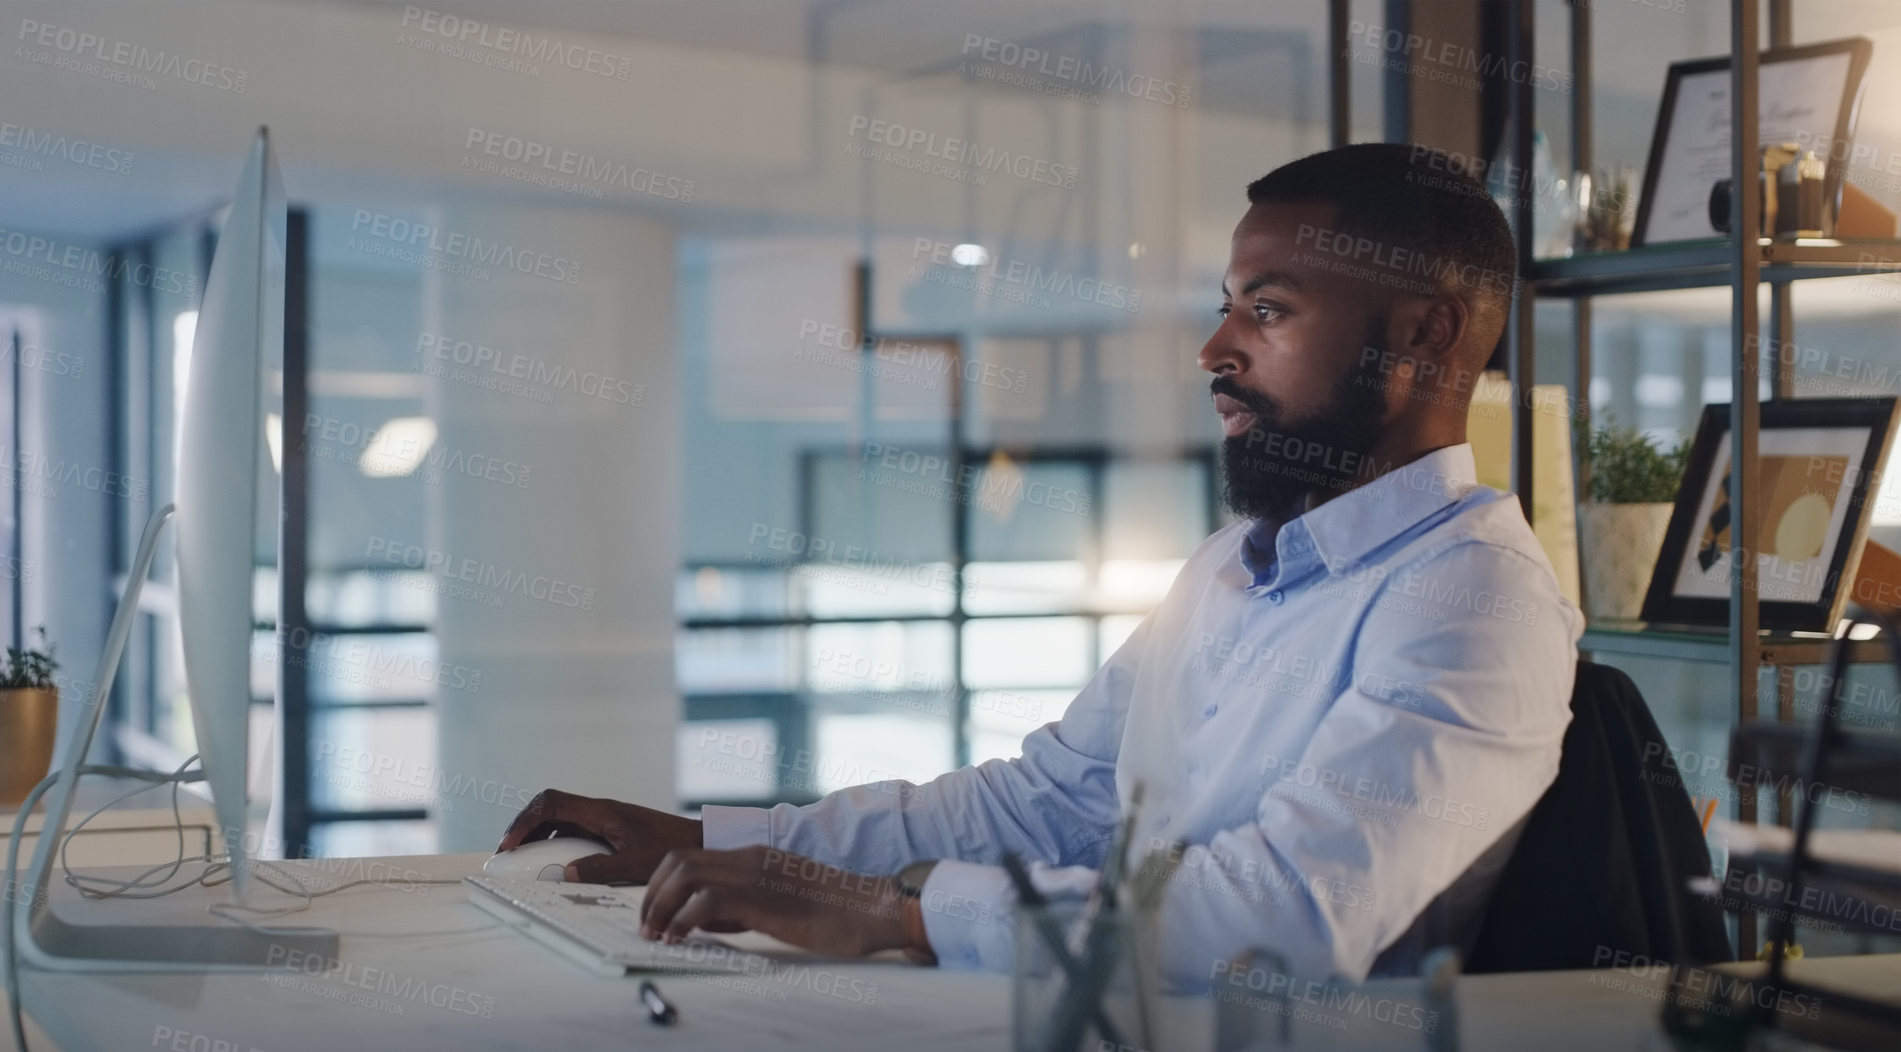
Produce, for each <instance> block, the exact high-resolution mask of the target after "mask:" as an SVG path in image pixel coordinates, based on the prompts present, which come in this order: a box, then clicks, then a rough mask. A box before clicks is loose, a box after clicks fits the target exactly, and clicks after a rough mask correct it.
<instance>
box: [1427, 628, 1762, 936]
mask: <svg viewBox="0 0 1901 1052" xmlns="http://www.w3.org/2000/svg"><path fill="white" fill-rule="evenodd" d="M1669 755H1670V754H1669V750H1668V749H1667V748H1666V747H1665V746H1664V740H1663V732H1662V731H1660V730H1658V728H1657V723H1656V721H1655V720H1654V719H1652V718H1651V716H1650V709H1649V708H1648V707H1647V706H1646V705H1645V704H1644V699H1643V696H1642V695H1641V694H1640V693H1638V690H1637V685H1636V684H1635V683H1633V682H1631V679H1630V677H1629V676H1627V675H1625V674H1624V673H1623V672H1622V671H1621V670H1619V669H1615V668H1612V667H1610V666H1608V665H1598V664H1594V663H1592V662H1589V661H1579V662H1578V668H1577V681H1576V685H1575V686H1574V687H1573V688H1572V692H1571V726H1570V728H1569V729H1568V730H1566V731H1565V735H1564V752H1563V757H1562V758H1561V759H1560V760H1559V764H1558V777H1557V779H1556V780H1555V781H1554V782H1552V784H1551V788H1549V789H1548V790H1546V791H1545V795H1544V796H1543V797H1542V798H1541V799H1540V800H1539V801H1538V805H1537V807H1536V808H1535V809H1534V810H1533V811H1532V813H1531V816H1530V817H1529V819H1528V820H1527V821H1526V823H1525V828H1524V832H1523V833H1522V834H1521V835H1520V837H1519V841H1518V844H1517V846H1516V847H1515V848H1514V849H1513V852H1512V857H1511V860H1510V861H1509V862H1507V863H1506V866H1505V869H1504V871H1503V872H1502V873H1501V874H1500V876H1499V880H1498V885H1497V889H1496V890H1495V891H1494V892H1493V895H1492V900H1491V903H1490V905H1489V906H1488V907H1487V908H1486V913H1485V919H1484V921H1483V922H1482V926H1481V928H1480V931H1479V937H1478V941H1477V942H1476V943H1475V944H1474V946H1473V949H1472V952H1471V955H1470V957H1469V959H1468V960H1467V962H1466V968H1465V970H1466V971H1467V972H1472V973H1480V972H1505V971H1546V970H1551V969H1563V968H1601V967H1608V966H1610V965H1612V964H1614V963H1620V962H1624V963H1627V962H1628V961H1629V960H1630V959H1631V955H1639V956H1642V957H1645V958H1649V959H1650V960H1652V961H1674V962H1677V963H1682V964H1708V963H1711V962H1713V961H1723V960H1729V959H1731V956H1732V953H1731V950H1730V946H1729V937H1728V934H1727V932H1726V930H1725V928H1724V924H1723V913H1722V909H1721V907H1720V906H1718V905H1717V904H1716V903H1715V902H1714V901H1712V900H1709V899H1703V898H1699V897H1697V896H1695V895H1693V894H1692V893H1691V892H1690V891H1689V890H1688V888H1687V884H1688V882H1689V881H1690V879H1691V878H1693V877H1699V876H1703V877H1706V876H1708V875H1709V873H1710V858H1709V850H1708V848H1707V846H1706V845H1705V843H1704V840H1703V828H1702V822H1701V821H1700V820H1699V818H1698V817H1697V814H1696V811H1695V809H1694V807H1693V806H1692V805H1691V803H1690V795H1689V792H1688V791H1687V790H1686V789H1685V788H1684V786H1683V783H1682V780H1681V779H1680V777H1679V776H1678V772H1677V770H1676V768H1675V767H1674V766H1670V765H1669V764H1668V762H1667V761H1668V757H1669ZM1620 955H1622V956H1620Z"/></svg>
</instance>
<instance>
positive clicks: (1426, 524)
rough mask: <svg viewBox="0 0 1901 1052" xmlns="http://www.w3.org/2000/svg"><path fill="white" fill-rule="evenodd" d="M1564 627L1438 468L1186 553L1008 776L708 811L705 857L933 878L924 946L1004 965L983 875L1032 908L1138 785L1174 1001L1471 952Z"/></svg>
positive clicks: (1500, 528) (1533, 571)
mask: <svg viewBox="0 0 1901 1052" xmlns="http://www.w3.org/2000/svg"><path fill="white" fill-rule="evenodd" d="M1582 631H1583V617H1582V615H1581V614H1580V613H1579V612H1578V610H1577V608H1576V607H1574V606H1573V605H1571V604H1570V603H1569V602H1568V601H1566V600H1565V599H1564V597H1563V596H1562V594H1561V593H1560V591H1559V589H1558V584H1557V580H1556V577H1555V575H1554V574H1553V572H1552V569H1551V564H1550V562H1549V561H1548V560H1547V559H1546V557H1545V555H1544V552H1543V551H1542V550H1541V549H1540V548H1539V546H1538V542H1537V540H1536V538H1535V537H1534V536H1533V534H1532V531H1531V527H1530V526H1529V525H1528V524H1527V523H1526V522H1525V518H1524V515H1523V513H1522V512H1521V511H1520V509H1519V505H1518V502H1517V499H1516V498H1515V497H1513V496H1511V495H1510V494H1506V493H1501V492H1499V491H1498V490H1495V489H1491V488H1489V487H1486V486H1480V485H1478V484H1477V482H1476V480H1475V473H1474V470H1473V461H1472V448H1471V446H1469V445H1456V446H1449V447H1446V448H1443V449H1439V450H1436V451H1434V452H1432V453H1430V454H1427V455H1426V456H1424V457H1421V458H1419V459H1417V460H1415V461H1413V462H1412V463H1410V464H1408V465H1405V466H1403V467H1400V468H1397V469H1394V470H1392V471H1390V472H1388V473H1386V474H1384V475H1382V476H1380V477H1379V478H1376V479H1374V480H1373V481H1371V482H1369V483H1367V484H1366V485H1364V486H1361V487H1359V488H1358V489H1355V490H1352V491H1350V492H1348V493H1345V494H1342V495H1341V496H1339V497H1336V498H1334V499H1333V500H1331V501H1328V502H1327V503H1325V504H1322V505H1321V506H1320V507H1318V508H1315V509H1313V510H1311V511H1308V512H1306V513H1305V514H1302V515H1300V516H1299V517H1297V518H1295V519H1293V520H1292V521H1290V522H1288V523H1286V524H1285V525H1284V526H1281V527H1279V528H1278V529H1277V528H1276V527H1275V525H1274V524H1272V523H1268V522H1258V521H1247V522H1239V523H1235V524H1234V525H1231V526H1229V527H1227V528H1225V529H1223V530H1221V531H1220V532H1218V533H1216V534H1214V535H1213V536H1212V537H1210V538H1208V539H1207V540H1206V541H1205V542H1203V543H1202V544H1201V546H1200V547H1199V548H1197V549H1196V551H1195V553H1194V554H1193V555H1192V556H1191V557H1190V558H1189V559H1188V561H1187V563H1186V565H1184V566H1183V568H1182V570H1181V573H1180V574H1179V575H1177V577H1176V579H1175V581H1174V583H1173V585H1172V586H1171V587H1170V589H1169V592H1168V595H1167V598H1166V599H1164V600H1163V602H1162V604H1161V606H1160V607H1159V608H1157V609H1156V610H1155V611H1154V612H1153V613H1151V614H1150V615H1149V616H1148V617H1147V618H1146V619H1144V620H1143V622H1142V624H1141V625H1140V627H1138V628H1137V629H1136V631H1135V632H1134V633H1133V634H1132V635H1131V636H1130V637H1129V639H1128V640H1127V641H1126V642H1125V643H1124V644H1123V645H1122V647H1121V648H1120V649H1118V650H1117V651H1116V653H1115V655H1114V656H1113V657H1111V658H1110V659H1109V661H1108V662H1107V663H1106V664H1104V665H1103V667H1102V668H1101V670H1100V671H1098V672H1097V673H1096V675H1095V677H1094V678H1093V679H1091V680H1090V681H1089V684H1088V685H1087V686H1085V687H1084V688H1083V690H1082V692H1081V693H1080V694H1078V695H1077V696H1076V699H1075V700H1074V701H1073V702H1072V703H1071V704H1070V706H1069V708H1068V710H1067V711H1066V712H1065V713H1064V715H1063V718H1062V719H1061V720H1060V721H1058V722H1055V723H1051V724H1049V725H1047V726H1044V727H1041V728H1039V729H1038V730H1036V731H1034V732H1033V733H1031V734H1030V735H1029V736H1028V737H1027V738H1025V739H1024V742H1023V754H1022V756H1021V757H1019V758H1017V759H1014V760H1008V761H1005V760H991V761H989V762H987V763H984V764H981V765H978V766H973V767H966V768H964V769H962V770H959V771H953V772H951V773H949V774H946V775H943V776H942V777H940V778H937V779H935V780H933V781H931V782H928V783H926V784H924V785H921V786H920V785H912V784H910V783H907V782H880V783H875V784H872V785H866V786H857V787H853V788H849V789H843V790H840V791H838V792H835V793H832V794H831V795H829V796H827V797H825V798H824V799H822V800H820V801H818V802H817V803H814V804H809V805H806V806H803V807H797V806H793V805H790V804H781V805H779V806H777V807H774V808H771V809H770V810H766V809H759V808H732V807H708V808H706V809H705V812H704V815H703V817H704V820H705V834H704V835H705V843H706V846H707V847H713V848H719V847H739V846H744V845H748V844H767V845H769V846H772V847H776V848H779V849H781V850H785V851H789V852H795V853H798V854H802V855H809V856H811V857H813V858H816V859H819V860H821V861H823V862H826V863H830V864H833V865H837V866H841V867H844V868H846V869H850V870H854V871H857V872H864V873H874V874H887V873H895V872H897V871H898V870H899V869H901V868H903V867H904V866H905V865H907V864H909V863H911V862H914V861H917V860H919V859H943V860H946V861H943V862H941V863H940V864H939V865H938V866H937V868H936V869H935V870H933V871H932V873H931V876H930V878H929V880H927V881H926V883H925V886H924V919H925V930H926V934H927V935H928V936H929V938H930V942H931V946H932V949H933V950H934V951H935V952H936V953H937V955H938V959H939V961H940V962H941V963H942V964H944V965H946V966H949V967H971V968H989V969H994V970H1008V969H1009V968H1010V967H1011V963H1012V958H1013V952H1014V949H1013V945H1014V931H1013V925H1012V924H1011V922H1010V916H1011V913H1010V911H1011V908H1012V906H1013V904H1014V902H1015V895H1014V893H1013V891H1012V890H1011V887H1010V884H1009V881H1008V878H1007V876H1006V874H1005V873H1004V871H1003V870H1002V869H1001V868H1000V866H998V865H997V863H999V862H1000V861H1001V859H1002V856H1003V854H1004V853H1005V852H1015V853H1017V854H1019V855H1021V856H1023V857H1024V858H1025V859H1026V860H1037V861H1040V862H1042V863H1046V865H1045V866H1039V867H1037V872H1036V877H1037V882H1038V884H1039V886H1041V887H1043V888H1045V889H1046V890H1047V889H1057V888H1065V887H1067V888H1086V887H1088V886H1089V882H1090V881H1092V880H1093V873H1092V872H1091V871H1092V870H1094V869H1096V868H1097V867H1100V866H1101V865H1102V863H1103V860H1104V858H1105V856H1106V855H1107V854H1108V851H1109V848H1110V845H1111V843H1112V841H1113V839H1114V836H1115V832H1116V827H1117V822H1118V819H1119V817H1120V815H1121V813H1122V810H1123V804H1124V802H1125V801H1128V800H1129V799H1130V791H1131V790H1132V788H1133V787H1134V786H1135V784H1136V783H1137V781H1140V782H1141V783H1142V785H1143V793H1144V800H1143V805H1142V806H1141V808H1139V809H1138V823H1139V824H1138V827H1137V831H1136V835H1135V837H1134V843H1135V845H1136V854H1137V855H1146V854H1147V853H1148V852H1149V851H1151V850H1160V851H1166V850H1168V849H1169V846H1170V845H1171V844H1175V843H1181V844H1186V845H1190V846H1189V848H1188V850H1186V851H1185V852H1182V853H1181V859H1182V861H1181V864H1180V866H1179V868H1177V869H1176V871H1175V874H1174V877H1173V879H1172V880H1171V881H1170V883H1169V886H1168V888H1167V891H1166V893H1165V894H1164V896H1163V899H1162V905H1161V909H1160V915H1159V917H1158V931H1159V939H1160V947H1159V952H1160V959H1161V961H1162V964H1163V967H1164V969H1165V971H1166V973H1167V975H1168V976H1169V977H1170V978H1171V979H1172V980H1173V981H1174V982H1175V983H1176V984H1177V985H1179V986H1182V987H1185V988H1191V989H1192V988H1205V987H1206V986H1208V985H1209V983H1210V982H1211V980H1213V979H1215V978H1216V977H1217V976H1218V975H1220V974H1222V973H1223V971H1224V969H1225V967H1226V964H1225V962H1227V961H1229V960H1231V959H1234V958H1236V957H1238V956H1240V955H1241V954H1243V953H1245V952H1247V951H1249V950H1254V949H1261V948H1265V949H1269V950H1272V951H1273V952H1275V953H1277V954H1279V955H1280V957H1281V958H1282V959H1284V960H1285V961H1286V962H1287V965H1288V966H1289V968H1290V969H1291V971H1292V972H1293V973H1294V974H1296V975H1301V976H1306V977H1312V978H1324V977H1333V978H1338V979H1342V980H1346V981H1350V982H1358V981H1361V980H1363V979H1365V978H1366V977H1367V976H1368V975H1373V974H1380V975H1384V974H1402V973H1410V972H1412V971H1414V970H1415V969H1416V967H1417V964H1418V960H1419V958H1420V956H1421V955H1422V954H1423V953H1424V952H1425V951H1426V950H1429V949H1431V948H1432V947H1433V946H1435V945H1440V944H1444V943H1448V942H1450V943H1456V944H1462V945H1469V944H1470V942H1471V940H1472V939H1473V938H1475V937H1476V935H1477V928H1478V924H1479V921H1480V919H1481V918H1482V915H1483V910H1484V906H1485V903H1486V900H1487V898H1488V897H1489V895H1490V891H1491V888H1492V886H1493V884H1494V883H1495V879H1496V876H1497V871H1498V868H1499V867H1500V866H1501V865H1502V864H1503V862H1504V860H1505V858H1506V857H1507V856H1508V855H1509V852H1510V849H1511V846H1512V844H1513V843H1514V841H1515V839H1516V836H1517V830H1518V827H1519V826H1520V824H1521V822H1522V820H1523V819H1524V817H1525V816H1526V815H1527V814H1528V813H1529V812H1530V810H1531V808H1532V806H1533V805H1534V804H1535V803H1536V802H1537V800H1538V798H1539V797H1540V796H1541V795H1542V794H1543V793H1544V791H1545V789H1546V787H1547V786H1549V785H1550V783H1551V781H1552V779H1553V778H1554V777H1556V775H1557V770H1558V753H1559V746H1560V744H1561V742H1562V740H1563V737H1564V731H1565V727H1566V726H1567V725H1568V724H1569V722H1570V718H1571V712H1570V696H1571V684H1572V678H1573V674H1574V670H1575V665H1576V661H1577V641H1578V637H1579V635H1580V634H1581V632H1582ZM1141 862H1142V859H1141V858H1140V857H1132V858H1131V859H1130V866H1131V868H1135V867H1138V866H1139V865H1140V864H1141Z"/></svg>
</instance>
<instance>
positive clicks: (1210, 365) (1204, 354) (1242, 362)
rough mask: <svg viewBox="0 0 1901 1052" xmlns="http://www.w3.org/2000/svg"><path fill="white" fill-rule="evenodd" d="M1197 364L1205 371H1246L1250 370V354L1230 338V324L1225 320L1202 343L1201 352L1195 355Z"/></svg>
mask: <svg viewBox="0 0 1901 1052" xmlns="http://www.w3.org/2000/svg"><path fill="white" fill-rule="evenodd" d="M1195 364H1196V365H1198V366H1200V367H1201V369H1202V371H1203V372H1210V373H1245V372H1247V371H1248V365H1249V362H1248V356H1247V354H1246V353H1245V352H1243V351H1241V350H1240V349H1239V348H1237V347H1236V346H1235V342H1234V341H1233V340H1231V339H1229V338H1228V326H1227V323H1226V322H1223V323H1222V325H1221V327H1220V328H1218V329H1216V330H1215V332H1214V335H1213V336H1210V337H1208V342H1207V343H1205V344H1202V346H1201V353H1200V354H1198V355H1196V356H1195Z"/></svg>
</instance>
